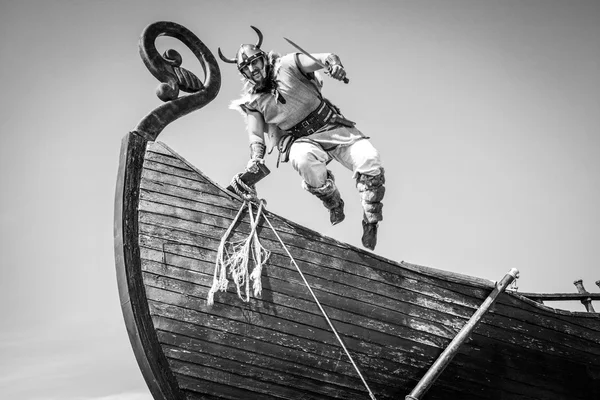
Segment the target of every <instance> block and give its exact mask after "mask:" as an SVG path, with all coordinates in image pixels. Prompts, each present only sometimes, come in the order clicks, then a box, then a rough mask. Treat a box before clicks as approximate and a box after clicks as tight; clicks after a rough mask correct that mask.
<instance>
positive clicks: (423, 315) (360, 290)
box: [115, 133, 600, 400]
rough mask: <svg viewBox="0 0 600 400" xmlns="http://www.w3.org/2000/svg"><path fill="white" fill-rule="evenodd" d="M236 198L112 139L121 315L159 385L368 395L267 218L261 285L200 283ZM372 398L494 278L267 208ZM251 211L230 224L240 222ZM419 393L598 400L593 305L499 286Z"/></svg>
mask: <svg viewBox="0 0 600 400" xmlns="http://www.w3.org/2000/svg"><path fill="white" fill-rule="evenodd" d="M241 204H242V202H241V201H240V199H239V198H238V197H237V196H235V195H233V194H231V193H229V192H227V191H226V190H224V189H223V188H221V187H219V186H218V185H215V184H214V183H213V182H211V181H210V180H209V179H208V178H207V177H205V176H204V175H203V174H202V173H201V172H200V171H198V170H196V169H195V168H194V167H193V166H191V165H190V164H189V163H187V162H186V161H185V160H183V159H182V158H181V157H180V156H178V155H177V154H175V153H174V152H173V151H172V150H170V149H169V148H167V147H166V146H165V145H163V144H160V143H155V142H147V141H146V140H145V139H143V138H141V137H140V136H138V135H136V134H135V133H131V134H129V135H127V136H126V137H125V138H124V140H123V148H122V155H121V166H120V172H119V180H118V185H117V195H116V216H115V218H116V219H115V237H116V241H115V253H116V260H117V274H118V281H119V290H120V295H121V300H122V305H123V313H124V316H125V321H126V324H127V327H128V332H129V335H130V339H131V342H132V345H133V348H134V352H135V354H136V357H137V360H138V363H139V365H140V368H141V370H142V372H143V374H144V377H145V379H146V381H147V383H148V385H149V387H150V390H151V392H152V394H153V396H154V397H155V399H169V400H171V399H213V398H214V399H217V398H219V399H365V398H368V394H367V391H366V389H365V387H364V385H363V383H362V382H361V380H360V379H359V377H358V375H357V373H356V371H355V370H354V368H353V367H352V365H351V363H350V362H349V360H348V358H347V357H346V355H345V354H344V352H343V351H342V349H341V347H340V345H339V343H338V342H337V340H336V338H335V336H334V334H333V333H332V332H331V329H330V328H329V327H328V325H327V323H326V320H325V318H324V317H323V316H322V314H321V312H320V310H319V308H318V307H317V305H316V304H315V302H314V300H313V299H312V297H311V295H310V293H309V291H308V290H307V288H306V286H305V285H304V283H303V281H302V279H301V277H300V275H299V273H298V272H297V270H296V269H295V267H294V266H293V265H292V264H291V263H290V259H289V258H288V257H287V255H286V253H285V251H284V250H283V248H282V246H281V245H280V244H279V242H278V241H277V239H276V237H275V235H274V233H273V232H272V231H271V230H270V228H269V227H268V225H267V224H266V223H265V222H264V221H262V222H261V223H260V228H259V234H260V238H261V243H262V244H263V245H264V246H265V247H266V248H267V249H268V250H270V251H271V252H272V256H271V258H270V260H269V262H268V264H267V265H266V267H265V268H264V269H263V273H262V284H263V293H262V296H261V297H260V298H252V299H251V301H250V302H249V303H244V302H242V301H241V300H239V299H238V297H237V294H236V293H235V289H234V288H232V287H230V289H229V290H228V292H226V293H221V292H219V293H217V294H216V295H215V304H214V305H213V306H212V307H209V306H208V305H207V302H206V297H207V293H208V290H209V288H210V287H211V285H212V281H213V273H214V265H215V258H216V254H217V247H218V245H219V242H220V240H221V237H222V236H223V234H224V233H225V231H226V229H227V228H228V227H229V225H230V224H231V223H232V221H233V219H234V217H235V215H236V213H237V212H238V210H239V208H240V206H241ZM267 215H268V218H269V220H270V221H271V223H272V224H273V225H274V226H275V228H276V229H277V231H278V233H279V235H280V236H281V237H282V239H283V240H284V242H285V243H286V245H287V246H288V248H289V250H290V252H291V254H292V255H293V257H294V258H295V259H296V261H297V263H298V265H299V266H300V268H301V269H302V271H303V273H304V274H305V276H306V278H307V280H308V281H309V283H310V285H311V287H312V288H313V290H314V292H315V294H316V296H317V297H318V298H319V300H320V301H321V303H322V304H323V307H324V308H325V310H326V312H327V313H328V315H329V317H330V319H331V320H332V322H333V324H334V325H335V327H336V329H337V330H338V332H339V333H340V335H341V337H342V339H343V341H344V343H345V345H346V347H347V348H348V349H349V350H350V352H351V353H352V355H353V357H354V360H355V361H356V364H357V365H358V367H359V369H360V370H361V372H362V373H363V375H364V377H365V379H366V381H367V382H368V384H369V386H370V387H371V389H372V391H373V392H374V394H375V396H376V398H377V399H403V398H404V396H406V395H407V394H408V393H409V392H410V390H411V389H412V388H413V387H414V386H415V385H416V383H417V382H418V381H419V379H420V378H421V377H422V376H423V374H424V373H425V372H426V371H427V369H428V368H429V367H430V366H431V364H432V363H433V362H434V361H435V359H436V358H437V356H438V355H439V354H440V353H441V352H442V350H443V349H444V348H445V347H446V346H447V345H448V344H449V342H450V341H451V340H452V338H453V337H454V336H455V335H456V333H457V332H458V331H459V330H460V329H461V327H462V326H463V325H464V324H465V323H466V321H467V320H468V319H469V318H470V317H471V315H472V314H473V313H474V312H475V310H476V309H477V308H478V307H479V305H480V304H481V303H482V301H483V300H484V299H485V298H486V297H487V295H488V294H489V293H490V292H491V290H492V289H493V287H494V283H493V282H490V281H487V280H482V279H477V278H472V277H466V276H459V275H456V274H451V273H447V272H444V271H439V270H435V269H431V268H426V267H421V266H417V265H412V264H407V263H404V262H402V263H396V262H393V261H390V260H387V259H384V258H382V257H379V256H377V255H375V254H373V253H369V252H366V251H363V250H361V249H357V248H355V247H352V246H350V245H347V244H344V243H340V242H337V241H335V240H333V239H330V238H327V237H323V236H321V235H319V234H318V233H316V232H313V231H310V230H308V229H306V228H303V227H301V226H299V225H297V224H295V223H293V222H290V221H288V220H286V219H284V218H281V217H279V216H277V215H274V214H272V213H267ZM248 232H249V224H248V218H247V215H246V216H245V217H244V219H243V221H242V222H241V223H239V224H238V225H237V226H236V229H235V233H234V235H233V238H234V239H235V238H238V239H241V238H244V237H246V236H247V235H248ZM424 398H425V399H432V400H433V399H523V400H524V399H598V398H600V317H599V315H598V314H594V313H571V312H566V311H557V310H554V309H551V308H548V307H545V306H543V305H540V304H538V303H535V302H533V301H531V300H528V299H526V298H523V297H522V296H519V295H515V294H512V293H510V294H503V295H501V297H500V299H499V300H498V302H497V303H496V305H494V307H493V308H492V310H491V311H490V313H488V314H487V315H486V317H484V319H483V321H482V323H481V324H480V325H479V326H478V327H477V329H476V330H475V332H474V333H473V334H472V335H471V337H470V339H469V340H468V341H467V343H466V344H464V345H463V346H462V347H461V349H460V352H459V353H458V355H457V356H456V358H455V359H454V360H453V362H452V363H451V364H450V366H449V367H448V368H447V369H446V370H445V371H444V372H443V373H442V375H441V376H440V378H439V379H438V380H437V381H436V383H435V384H434V386H433V388H432V389H430V390H429V392H428V393H427V394H426V395H425V397H424Z"/></svg>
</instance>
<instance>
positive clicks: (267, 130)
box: [219, 26, 385, 250]
mask: <svg viewBox="0 0 600 400" xmlns="http://www.w3.org/2000/svg"><path fill="white" fill-rule="evenodd" d="M251 28H252V29H254V30H255V32H256V34H257V35H258V42H257V43H256V44H255V45H252V44H243V45H241V47H240V48H239V50H238V52H237V55H236V58H234V59H229V58H227V57H225V56H224V55H223V53H222V52H221V49H220V48H219V57H220V58H221V60H223V61H224V62H227V63H232V64H236V65H237V67H238V71H239V72H240V74H241V75H242V77H243V81H244V88H243V91H242V92H243V94H242V97H241V98H240V99H238V100H236V101H234V102H233V103H232V108H234V109H238V110H240V111H241V112H242V113H243V114H244V115H245V117H246V125H247V131H248V134H249V141H250V161H249V163H248V167H247V169H249V170H253V169H256V168H257V167H256V165H257V163H263V162H264V157H265V153H266V149H267V144H269V147H270V148H269V153H270V152H271V151H272V149H273V147H274V146H277V148H278V150H279V158H278V161H277V164H278V165H279V161H281V162H288V161H289V162H290V163H291V164H292V166H293V168H294V169H295V170H296V171H298V173H299V174H300V176H301V177H302V179H303V182H302V186H303V187H304V189H306V190H307V191H308V192H310V193H312V194H314V195H316V196H317V197H318V198H319V199H320V200H322V202H323V204H324V205H325V207H326V208H327V209H328V210H329V215H330V222H331V224H332V225H336V224H338V223H340V222H342V221H343V220H344V218H345V215H344V201H343V200H342V198H341V196H340V192H339V190H338V189H337V187H336V185H335V181H334V177H333V174H332V173H331V171H329V170H327V164H328V163H329V162H330V161H331V160H336V161H338V162H339V163H340V164H342V165H343V166H344V167H346V168H348V169H349V170H351V171H352V172H353V177H354V178H355V179H356V187H357V188H358V191H359V193H360V196H361V202H362V206H363V211H364V213H363V219H362V226H363V235H362V244H363V246H365V247H366V248H368V249H371V250H373V249H375V245H376V244H377V227H378V222H379V221H381V220H382V219H383V215H382V207H383V205H382V203H381V200H382V199H383V196H384V194H385V186H384V183H385V177H384V170H383V167H382V164H381V160H380V157H379V153H378V152H377V150H376V149H375V147H374V146H373V145H372V144H371V142H370V141H369V140H368V137H366V136H365V135H364V134H363V133H362V132H360V131H359V130H358V129H356V127H355V126H354V125H355V123H354V122H352V121H350V120H348V119H346V118H345V117H344V116H343V115H342V114H341V112H340V110H339V109H338V108H337V107H336V106H334V105H333V104H332V103H331V102H329V101H328V100H327V99H325V98H323V96H322V95H321V88H322V81H321V80H320V79H318V76H317V75H316V74H315V72H316V71H318V70H320V69H322V68H323V67H322V65H327V66H328V70H327V71H326V74H328V75H329V76H331V77H332V78H334V79H337V80H344V78H345V77H346V71H345V70H344V67H343V65H342V63H341V61H340V58H339V57H338V56H336V55H335V54H331V53H323V54H311V55H312V56H313V57H314V58H315V59H317V60H319V61H320V63H318V62H315V60H313V59H311V58H310V57H308V56H307V55H305V54H302V53H293V54H287V55H285V56H280V55H279V54H277V53H274V52H270V53H269V54H267V53H265V52H264V51H263V50H261V48H260V47H261V45H262V41H263V36H262V33H261V32H260V30H258V29H257V28H256V27H253V26H252V27H251Z"/></svg>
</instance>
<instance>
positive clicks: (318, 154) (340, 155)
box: [289, 138, 382, 188]
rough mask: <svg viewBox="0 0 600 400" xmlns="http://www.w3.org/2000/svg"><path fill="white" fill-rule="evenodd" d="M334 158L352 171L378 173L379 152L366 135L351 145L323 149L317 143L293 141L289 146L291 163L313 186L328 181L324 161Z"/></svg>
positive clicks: (320, 185)
mask: <svg viewBox="0 0 600 400" xmlns="http://www.w3.org/2000/svg"><path fill="white" fill-rule="evenodd" d="M332 159H333V160H336V161H338V162H339V163H340V164H342V165H343V166H344V167H346V168H348V169H349V170H350V171H352V173H353V178H356V177H357V176H358V174H363V175H372V176H374V175H379V173H380V172H381V168H382V164H381V159H380V156H379V152H378V151H377V149H376V148H375V147H374V146H373V144H372V143H371V142H370V141H369V140H368V139H366V138H365V139H360V140H358V141H356V142H354V143H352V144H350V145H339V146H337V147H336V148H334V149H332V150H328V151H325V150H324V149H323V147H321V146H320V145H319V144H318V143H314V142H310V141H299V142H295V143H294V144H293V145H292V148H291V149H290V160H289V161H290V163H291V164H292V167H293V168H294V169H295V170H296V171H298V173H299V174H300V176H301V177H302V179H304V181H305V182H306V183H307V184H308V185H310V186H312V187H315V188H319V187H322V186H323V185H325V183H326V181H327V163H328V162H330V161H331V160H332Z"/></svg>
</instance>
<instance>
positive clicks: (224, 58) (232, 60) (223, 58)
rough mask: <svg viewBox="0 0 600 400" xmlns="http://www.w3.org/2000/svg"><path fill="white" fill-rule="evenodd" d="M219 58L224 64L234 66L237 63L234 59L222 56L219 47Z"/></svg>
mask: <svg viewBox="0 0 600 400" xmlns="http://www.w3.org/2000/svg"><path fill="white" fill-rule="evenodd" d="M219 57H220V58H221V60H223V61H225V62H226V63H229V64H235V63H237V61H236V60H235V58H227V57H225V56H224V55H223V53H221V48H220V47H219Z"/></svg>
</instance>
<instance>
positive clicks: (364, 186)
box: [356, 168, 385, 224]
mask: <svg viewBox="0 0 600 400" xmlns="http://www.w3.org/2000/svg"><path fill="white" fill-rule="evenodd" d="M384 183H385V175H384V171H383V168H382V169H381V172H380V173H379V175H375V176H372V175H364V174H360V173H359V174H358V177H357V178H356V188H357V189H358V192H359V193H360V199H361V203H362V206H363V210H364V220H365V221H366V222H368V223H370V224H374V223H377V222H379V221H381V220H383V214H382V209H383V204H382V203H381V200H383V196H384V195H385V186H384Z"/></svg>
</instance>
